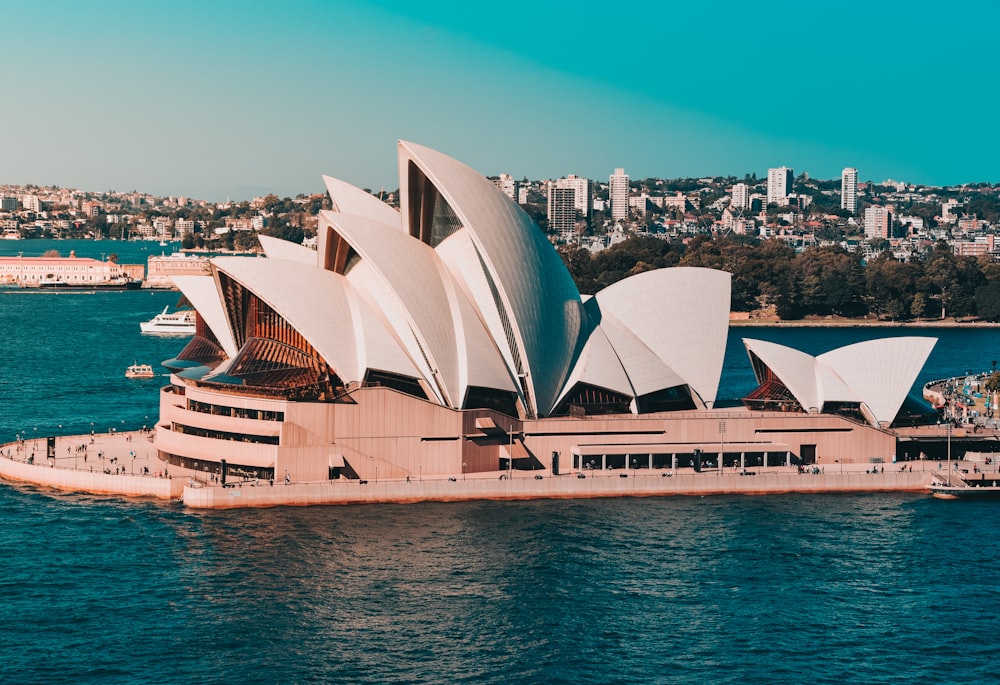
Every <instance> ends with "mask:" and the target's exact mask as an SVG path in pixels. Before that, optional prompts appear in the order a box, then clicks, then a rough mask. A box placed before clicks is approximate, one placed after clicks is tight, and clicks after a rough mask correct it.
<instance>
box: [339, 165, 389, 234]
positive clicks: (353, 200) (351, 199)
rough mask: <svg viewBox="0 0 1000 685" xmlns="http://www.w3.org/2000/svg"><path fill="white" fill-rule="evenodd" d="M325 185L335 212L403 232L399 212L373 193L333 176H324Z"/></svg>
mask: <svg viewBox="0 0 1000 685" xmlns="http://www.w3.org/2000/svg"><path fill="white" fill-rule="evenodd" d="M323 183H324V184H326V190H327V192H328V193H329V194H330V199H331V200H332V201H333V211H335V212H340V213H342V214H354V215H355V216H362V217H365V218H366V219H371V220H372V221H378V222H379V223H382V224H386V225H387V226H392V227H393V228H395V229H397V230H403V223H402V220H401V219H400V214H399V210H397V209H395V208H393V207H391V206H389V205H387V204H386V203H384V202H382V201H381V200H380V199H378V198H377V197H375V196H374V195H372V194H371V193H369V192H367V191H365V190H362V189H361V188H358V187H357V186H353V185H351V184H350V183H347V182H345V181H341V180H340V179H338V178H333V177H332V176H323Z"/></svg>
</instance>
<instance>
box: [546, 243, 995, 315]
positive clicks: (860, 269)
mask: <svg viewBox="0 0 1000 685" xmlns="http://www.w3.org/2000/svg"><path fill="white" fill-rule="evenodd" d="M560 254H561V255H562V258H563V261H564V262H565V263H566V266H567V267H568V268H569V271H570V274H572V276H573V279H574V281H576V284H577V287H578V288H579V289H580V292H581V293H585V294H593V293H596V292H597V291H599V290H600V289H601V288H604V287H607V286H609V285H611V284H612V283H615V282H617V281H619V280H621V279H623V278H626V277H627V276H630V275H633V274H636V273H639V272H642V271H648V270H651V269H658V268H662V267H671V266H694V267H708V268H713V269H722V270H724V271H728V272H729V273H731V274H732V276H733V281H732V310H733V312H735V313H744V314H746V318H748V319H771V320H775V321H810V320H815V319H823V320H822V321H820V322H817V324H818V325H830V324H831V323H833V322H836V321H837V320H840V319H847V320H850V323H872V322H878V321H889V322H919V323H921V325H923V324H926V323H928V320H934V321H944V322H948V323H950V324H951V325H957V324H960V323H963V322H968V321H984V322H998V321H1000V263H997V262H994V261H993V260H992V258H991V257H988V256H986V257H968V256H959V255H956V254H954V253H953V251H952V250H951V248H950V246H949V245H948V244H947V243H945V242H943V241H940V242H938V243H937V244H935V245H934V246H933V248H932V249H931V250H929V251H928V253H927V255H926V256H916V257H913V258H911V259H909V260H907V261H902V260H899V259H896V258H895V257H893V255H892V253H891V252H890V251H888V250H887V251H885V252H883V253H881V254H880V255H878V256H877V257H876V258H874V259H872V260H869V261H865V260H864V258H863V256H862V255H861V254H860V253H859V252H851V251H849V250H847V249H846V248H844V247H842V246H840V245H822V246H811V247H807V248H805V249H804V250H802V251H801V252H797V251H796V250H794V249H793V248H791V247H789V246H788V245H787V244H786V243H784V242H783V241H781V240H778V239H775V238H771V239H768V240H760V239H756V238H752V237H745V236H725V237H712V236H708V235H698V236H695V237H693V238H691V239H690V240H687V241H680V242H671V241H667V240H661V239H659V238H654V237H645V236H635V237H632V238H629V239H628V240H625V241H623V242H621V243H618V244H617V245H613V246H611V247H610V248H608V249H606V250H603V251H601V252H597V253H595V254H591V253H590V252H588V251H587V250H585V249H582V248H576V247H563V248H561V249H560ZM734 318H737V319H738V318H739V317H738V316H736V317H734Z"/></svg>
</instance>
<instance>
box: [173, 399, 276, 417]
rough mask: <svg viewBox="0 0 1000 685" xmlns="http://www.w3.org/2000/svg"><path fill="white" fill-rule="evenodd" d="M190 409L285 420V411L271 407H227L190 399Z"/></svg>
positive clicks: (216, 413)
mask: <svg viewBox="0 0 1000 685" xmlns="http://www.w3.org/2000/svg"><path fill="white" fill-rule="evenodd" d="M187 408H188V411H196V412H198V413H199V414H212V415H214V416H231V417H233V418H235V419H254V420H255V421H284V420H285V412H283V411H271V410H269V409H248V408H245V407H227V406H224V405H221V404H211V403H209V402H199V401H198V400H188V407H187Z"/></svg>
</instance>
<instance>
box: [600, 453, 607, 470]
mask: <svg viewBox="0 0 1000 685" xmlns="http://www.w3.org/2000/svg"><path fill="white" fill-rule="evenodd" d="M607 470H608V455H606V454H602V455H601V471H607Z"/></svg>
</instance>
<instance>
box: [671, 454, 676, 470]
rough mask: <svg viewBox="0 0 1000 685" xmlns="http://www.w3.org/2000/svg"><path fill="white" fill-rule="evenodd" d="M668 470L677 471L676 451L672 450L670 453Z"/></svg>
mask: <svg viewBox="0 0 1000 685" xmlns="http://www.w3.org/2000/svg"><path fill="white" fill-rule="evenodd" d="M670 470H671V471H673V472H674V473H677V453H676V452H674V453H673V454H671V455H670Z"/></svg>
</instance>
